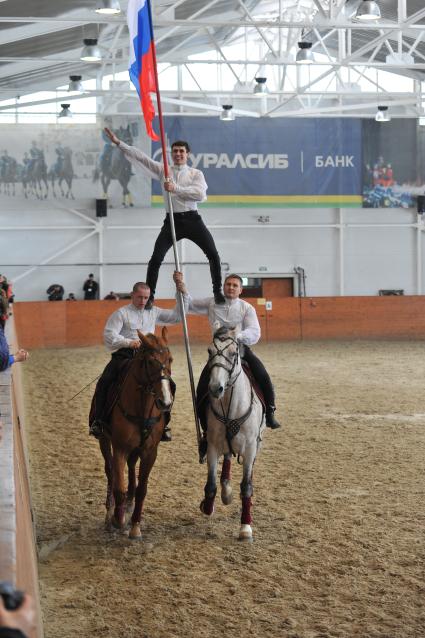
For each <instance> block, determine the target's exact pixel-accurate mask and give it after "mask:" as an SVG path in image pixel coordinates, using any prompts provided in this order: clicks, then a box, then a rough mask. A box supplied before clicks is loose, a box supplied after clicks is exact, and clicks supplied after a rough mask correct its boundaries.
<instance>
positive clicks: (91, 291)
mask: <svg viewBox="0 0 425 638" xmlns="http://www.w3.org/2000/svg"><path fill="white" fill-rule="evenodd" d="M83 290H84V299H87V300H92V299H97V291H98V290H99V284H98V283H97V281H95V280H94V275H93V274H92V273H91V274H90V275H89V278H88V279H86V281H85V282H84V285H83Z"/></svg>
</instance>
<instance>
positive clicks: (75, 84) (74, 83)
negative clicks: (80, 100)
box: [68, 75, 84, 93]
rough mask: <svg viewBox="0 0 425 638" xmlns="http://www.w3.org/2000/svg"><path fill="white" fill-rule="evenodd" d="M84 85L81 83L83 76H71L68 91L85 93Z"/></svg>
mask: <svg viewBox="0 0 425 638" xmlns="http://www.w3.org/2000/svg"><path fill="white" fill-rule="evenodd" d="M83 90H84V89H83V85H82V83H81V75H70V76H69V85H68V91H70V92H71V91H77V92H78V93H82V92H83Z"/></svg>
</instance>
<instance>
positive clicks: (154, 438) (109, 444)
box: [99, 327, 173, 539]
mask: <svg viewBox="0 0 425 638" xmlns="http://www.w3.org/2000/svg"><path fill="white" fill-rule="evenodd" d="M138 335H139V338H140V342H141V344H140V348H139V350H138V351H137V354H136V355H135V357H134V359H132V361H131V363H130V365H129V368H128V371H127V374H126V377H125V379H124V381H123V383H122V385H121V387H120V389H119V393H118V398H117V401H116V403H115V405H114V407H113V409H112V413H111V417H110V423H111V433H110V435H107V434H104V435H102V436H101V437H100V440H99V445H100V449H101V452H102V454H103V458H104V459H105V474H106V478H107V481H108V487H107V494H106V503H105V506H106V524H107V525H108V526H109V525H113V526H114V527H116V528H118V529H123V528H124V526H125V512H126V509H129V506H130V507H131V505H132V503H133V499H134V509H133V514H132V517H131V528H130V532H129V537H130V538H133V539H136V538H140V537H141V535H142V534H141V531H140V522H141V518H142V512H143V504H144V500H145V497H146V492H147V486H148V479H149V474H150V471H151V470H152V467H153V465H154V463H155V459H156V456H157V451H158V444H159V442H160V440H161V437H162V434H163V431H164V426H165V418H166V413H167V412H169V411H170V410H171V407H172V404H173V392H172V385H173V382H172V379H171V362H172V357H171V354H170V350H169V349H168V345H167V329H166V328H165V327H164V328H163V329H162V337H156V336H155V335H153V334H148V335H143V334H142V333H141V332H139V331H138ZM138 459H140V466H139V476H138V483H137V487H136V471H135V466H136V463H137V461H138ZM126 463H127V464H128V470H129V471H128V488H127V490H126V487H125V479H124V471H125V466H126Z"/></svg>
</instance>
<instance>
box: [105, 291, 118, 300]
mask: <svg viewBox="0 0 425 638" xmlns="http://www.w3.org/2000/svg"><path fill="white" fill-rule="evenodd" d="M103 298H104V299H109V300H113V299H115V300H117V299H119V296H118V295H116V294H115V293H114V291H113V290H111V292H110V293H109V294H108V295H105V297H103Z"/></svg>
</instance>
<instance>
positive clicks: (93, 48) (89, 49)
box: [81, 38, 102, 62]
mask: <svg viewBox="0 0 425 638" xmlns="http://www.w3.org/2000/svg"><path fill="white" fill-rule="evenodd" d="M83 43H84V47H83V50H82V51H81V60H83V62H100V61H101V60H102V53H101V51H100V49H99V47H98V45H97V38H84V40H83Z"/></svg>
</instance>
